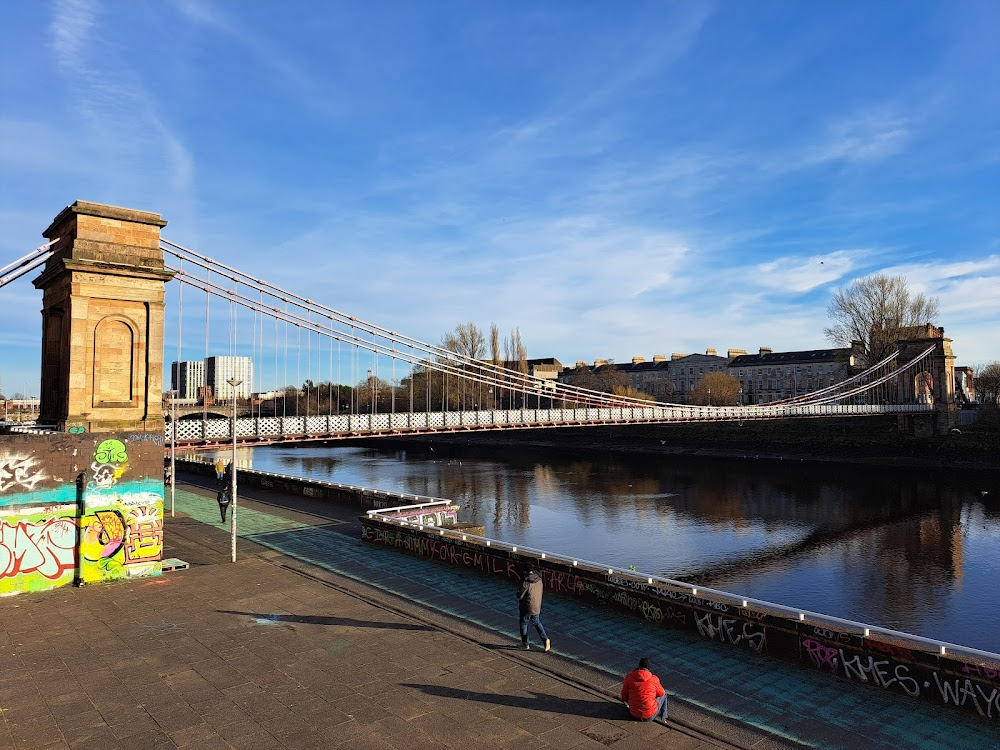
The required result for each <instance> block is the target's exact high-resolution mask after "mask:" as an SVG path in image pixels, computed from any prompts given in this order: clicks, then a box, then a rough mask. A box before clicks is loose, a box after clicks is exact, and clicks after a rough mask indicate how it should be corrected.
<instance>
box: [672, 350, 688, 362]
mask: <svg viewBox="0 0 1000 750" xmlns="http://www.w3.org/2000/svg"><path fill="white" fill-rule="evenodd" d="M686 356H687V355H686V354H681V353H680V352H673V353H672V354H671V355H670V359H671V360H675V359H684V358H685V357H686Z"/></svg>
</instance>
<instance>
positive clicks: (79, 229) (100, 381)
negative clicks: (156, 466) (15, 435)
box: [33, 201, 173, 433]
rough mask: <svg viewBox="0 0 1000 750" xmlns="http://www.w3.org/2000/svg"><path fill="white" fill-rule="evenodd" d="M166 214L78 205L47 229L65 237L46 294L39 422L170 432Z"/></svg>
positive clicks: (47, 273) (42, 281) (45, 281)
mask: <svg viewBox="0 0 1000 750" xmlns="http://www.w3.org/2000/svg"><path fill="white" fill-rule="evenodd" d="M166 223H167V222H165V221H163V220H162V219H161V218H160V215H159V214H154V213H149V212H147V211H135V210H133V209H129V208H119V207H117V206H106V205H102V204H99V203H88V202H85V201H77V202H76V203H74V204H73V205H71V206H68V207H67V208H65V209H64V210H63V211H62V212H61V213H60V214H59V215H58V216H57V217H56V218H55V220H54V221H53V222H52V225H51V226H50V227H49V228H48V229H46V230H45V232H44V233H43V234H44V236H45V237H46V238H47V239H50V240H56V242H55V244H54V245H53V246H52V249H53V251H54V252H53V254H52V256H51V257H50V258H49V260H48V261H47V262H46V264H45V270H44V271H43V272H42V274H41V275H40V276H39V277H38V278H37V279H35V280H34V282H33V283H34V285H35V286H36V287H37V288H38V289H41V290H42V293H43V296H42V388H41V410H40V415H39V421H40V422H42V423H45V424H51V425H55V426H56V427H57V428H58V429H60V430H71V431H73V432H77V431H79V432H109V431H123V430H137V431H141V432H160V433H162V432H163V428H164V422H163V408H162V397H163V396H162V391H163V384H162V380H163V306H164V301H163V297H164V283H165V282H166V281H169V280H170V279H171V278H173V273H172V272H171V271H168V270H166V269H165V268H164V265H163V251H162V250H161V249H160V228H161V227H164V226H166Z"/></svg>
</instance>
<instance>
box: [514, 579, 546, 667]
mask: <svg viewBox="0 0 1000 750" xmlns="http://www.w3.org/2000/svg"><path fill="white" fill-rule="evenodd" d="M517 609H518V613H519V614H520V616H521V645H522V646H523V647H524V650H525V651H530V650H531V644H529V643H528V623H531V624H532V625H534V626H535V630H537V631H538V637H539V638H541V639H542V643H543V644H544V646H545V650H546V651H548V650H549V648H550V647H551V643H550V642H549V637H548V636H547V635H546V634H545V626H543V625H542V577H541V576H540V575H539V574H538V571H537V570H536V569H535V568H534V567H533V566H530V565H529V566H528V567H527V568H525V574H524V578H522V579H521V589H520V591H518V594H517Z"/></svg>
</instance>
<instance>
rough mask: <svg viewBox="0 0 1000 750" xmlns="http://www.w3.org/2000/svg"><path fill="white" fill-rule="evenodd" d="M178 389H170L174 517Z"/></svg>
mask: <svg viewBox="0 0 1000 750" xmlns="http://www.w3.org/2000/svg"><path fill="white" fill-rule="evenodd" d="M176 475H177V391H170V517H171V518H173V517H174V485H175V484H176V483H177V479H176Z"/></svg>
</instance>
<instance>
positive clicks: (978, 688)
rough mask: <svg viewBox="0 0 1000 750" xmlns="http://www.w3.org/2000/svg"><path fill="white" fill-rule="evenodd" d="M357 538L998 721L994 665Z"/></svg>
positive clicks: (606, 574)
mask: <svg viewBox="0 0 1000 750" xmlns="http://www.w3.org/2000/svg"><path fill="white" fill-rule="evenodd" d="M361 522H362V538H363V539H365V540H366V541H369V542H372V543H374V544H381V545H384V546H387V547H392V548H394V549H398V550H401V551H404V552H408V553H410V554H414V555H419V556H420V557H424V558H428V559H431V560H436V561H438V562H443V563H447V564H449V565H455V566H458V567H462V568H466V569H467V570H469V571H471V572H476V573H480V574H484V575H490V576H500V577H501V578H505V579H517V578H518V577H519V575H520V573H521V567H522V565H523V564H524V563H526V562H529V561H531V562H532V563H533V564H534V565H535V566H536V567H538V568H539V569H540V570H541V574H542V578H543V580H544V582H545V588H546V589H547V590H548V591H549V592H550V593H553V594H557V595H562V596H568V597H572V598H576V599H582V600H585V601H587V602H589V603H591V604H595V605H599V606H604V607H608V608H612V609H617V610H620V611H624V612H627V613H629V614H631V615H635V616H637V617H641V618H643V619H644V620H646V621H647V622H649V623H651V624H653V625H657V626H664V627H671V628H676V629H680V630H684V631H687V632H688V633H690V634H692V635H694V636H696V637H699V638H703V639H705V640H710V641H714V642H716V643H719V644H720V645H724V646H727V647H731V648H738V649H741V650H744V651H747V652H749V653H751V654H754V655H759V656H770V657H774V658H779V659H784V660H786V661H792V662H796V663H799V664H802V665H805V666H807V667H810V668H812V669H815V670H817V671H820V672H823V673H826V674H830V675H835V676H837V677H839V678H841V679H844V680H849V681H851V682H858V683H862V684H865V685H870V686H872V687H874V688H878V689H881V690H887V691H889V692H892V693H896V694H898V695H906V696H909V697H911V698H920V699H923V700H926V701H930V702H931V703H934V704H937V705H942V706H950V707H953V708H958V709H961V710H964V711H966V712H969V713H972V714H974V715H977V716H979V717H981V718H982V719H985V720H988V721H1000V664H996V663H988V662H984V661H973V660H971V659H969V658H963V657H960V656H957V655H952V654H950V653H949V654H947V655H942V654H939V653H937V652H936V651H929V650H926V649H921V648H917V647H913V646H912V645H911V646H910V647H906V646H905V645H902V644H896V643H890V642H887V640H886V639H884V638H881V639H880V638H879V637H878V636H877V635H874V634H873V635H871V636H865V635H864V634H863V632H861V631H858V632H845V631H840V630H836V629H832V628H831V627H830V626H829V625H827V624H823V625H818V624H816V623H813V622H809V621H808V620H804V621H803V620H798V619H795V618H794V617H791V616H789V615H786V614H780V613H776V612H773V611H771V612H769V611H764V610H761V609H757V608H755V607H743V606H739V603H736V604H734V603H732V602H726V601H721V600H718V599H713V598H711V597H705V596H699V595H698V592H697V589H695V591H694V593H692V590H691V589H686V590H680V589H677V588H672V587H668V586H667V585H665V584H664V585H658V584H657V582H656V581H655V579H653V582H652V583H649V582H647V579H639V578H634V577H631V576H627V575H618V574H615V573H612V572H610V571H600V570H593V569H588V568H586V567H574V566H573V565H571V564H566V563H563V562H559V561H558V560H552V559H551V558H549V559H544V560H543V559H538V558H534V557H528V556H524V555H517V554H514V553H512V552H511V551H509V550H504V549H497V548H496V547H495V546H494V547H487V546H485V545H484V544H483V543H482V542H481V541H478V540H473V539H471V538H470V539H468V541H463V540H462V539H461V538H455V537H452V536H441V535H439V533H437V532H435V531H433V530H428V531H420V530H419V529H414V528H412V527H407V528H400V527H399V526H396V525H393V524H390V523H388V522H385V521H380V520H378V519H373V518H369V517H364V518H362V519H361Z"/></svg>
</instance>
